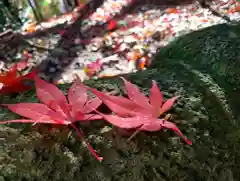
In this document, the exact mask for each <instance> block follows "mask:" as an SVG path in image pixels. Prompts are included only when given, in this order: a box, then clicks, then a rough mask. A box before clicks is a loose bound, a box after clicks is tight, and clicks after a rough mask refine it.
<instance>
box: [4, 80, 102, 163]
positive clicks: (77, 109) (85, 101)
mask: <svg viewBox="0 0 240 181" xmlns="http://www.w3.org/2000/svg"><path fill="white" fill-rule="evenodd" d="M35 83H36V94H37V97H38V98H39V100H40V102H42V103H17V104H4V105H3V106H6V107H7V108H8V109H10V110H11V111H13V112H15V113H17V114H19V115H21V116H23V117H26V118H29V119H18V120H7V121H1V122H0V124H7V123H43V124H45V123H46V124H54V125H70V126H71V127H72V128H74V129H75V130H76V132H77V134H78V136H79V137H80V138H82V139H83V140H84V141H85V143H86V144H87V146H88V149H89V150H90V152H91V153H92V154H93V155H94V156H95V157H96V158H97V159H98V160H99V161H101V160H102V158H101V157H99V156H98V155H97V154H96V152H95V151H94V149H93V148H92V147H91V146H90V144H89V143H88V142H87V141H86V140H85V139H84V138H83V134H82V132H81V130H78V128H77V127H76V126H75V125H74V123H75V122H77V121H87V120H93V119H101V118H102V116H100V115H96V114H91V112H92V111H93V110H95V109H97V108H98V107H99V106H100V105H101V103H102V101H101V100H100V99H99V98H97V97H96V98H93V99H89V98H88V95H87V90H86V88H85V87H84V85H83V84H82V83H81V81H80V80H76V81H75V83H74V84H73V85H72V86H71V87H70V89H69V90H68V100H67V98H66V97H65V95H64V94H63V92H61V91H60V90H59V89H58V88H57V87H56V86H55V85H54V84H51V83H48V82H46V81H44V80H41V79H40V78H38V77H36V78H35Z"/></svg>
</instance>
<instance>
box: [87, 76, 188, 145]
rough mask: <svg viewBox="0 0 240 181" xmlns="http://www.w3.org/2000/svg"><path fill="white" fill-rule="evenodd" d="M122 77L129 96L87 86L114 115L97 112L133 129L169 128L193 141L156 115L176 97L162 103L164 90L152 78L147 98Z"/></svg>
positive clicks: (169, 106)
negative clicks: (109, 93) (108, 92)
mask: <svg viewBox="0 0 240 181" xmlns="http://www.w3.org/2000/svg"><path fill="white" fill-rule="evenodd" d="M122 79H123V81H124V84H125V89H126V91H127V94H128V98H129V99H127V98H125V97H119V96H113V95H108V94H104V93H102V92H100V91H98V90H96V89H93V88H89V89H90V90H91V91H92V92H93V93H94V94H95V95H96V96H98V97H99V98H100V99H101V100H102V101H103V103H104V104H105V105H107V106H108V107H109V109H110V110H111V111H113V112H114V113H115V115H106V114H103V113H99V114H101V115H102V116H103V118H104V119H105V120H106V121H107V122H109V123H111V124H113V125H114V126H117V127H119V128H124V129H136V130H137V131H158V130H161V129H162V128H166V129H171V130H173V131H174V132H175V133H176V134H177V135H179V136H180V137H182V138H183V139H184V141H185V142H186V143H187V144H190V145H191V144H192V142H191V141H189V140H188V139H187V138H186V137H185V136H184V135H183V134H182V132H181V131H180V130H179V129H178V127H177V126H176V125H175V124H174V123H172V122H170V121H167V120H165V119H158V117H159V116H160V115H162V114H163V113H165V112H167V111H168V110H169V109H170V108H171V107H172V106H173V104H174V102H175V101H176V100H177V98H178V97H173V98H171V99H168V100H167V101H165V103H163V94H162V93H161V92H160V90H159V88H158V86H157V84H156V82H155V81H152V88H151V90H150V96H149V98H148V97H146V96H145V95H144V94H142V93H141V92H140V90H139V89H138V88H137V87H136V86H134V85H133V84H131V83H130V82H128V81H127V80H125V79H124V78H122Z"/></svg>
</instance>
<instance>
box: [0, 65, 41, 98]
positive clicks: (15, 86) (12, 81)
mask: <svg viewBox="0 0 240 181" xmlns="http://www.w3.org/2000/svg"><path fill="white" fill-rule="evenodd" d="M28 64H29V63H28V62H25V61H20V62H19V63H16V64H14V65H13V66H12V67H11V68H10V70H9V71H8V72H7V73H6V74H3V75H0V83H1V84H2V87H1V88H0V94H10V93H20V92H23V91H25V90H29V89H31V88H32V86H31V85H29V84H28V81H29V80H33V79H34V77H35V76H36V74H37V70H33V71H32V72H30V73H28V74H26V75H22V76H21V75H18V71H21V70H23V69H25V68H26V67H27V66H28Z"/></svg>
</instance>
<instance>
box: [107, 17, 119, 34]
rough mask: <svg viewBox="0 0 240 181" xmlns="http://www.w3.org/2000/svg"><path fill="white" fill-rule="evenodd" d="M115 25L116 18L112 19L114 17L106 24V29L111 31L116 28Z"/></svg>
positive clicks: (116, 24)
mask: <svg viewBox="0 0 240 181" xmlns="http://www.w3.org/2000/svg"><path fill="white" fill-rule="evenodd" d="M117 26H118V23H117V21H116V20H114V19H113V20H110V22H109V23H108V24H107V30H108V31H112V30H114V29H116V28H117Z"/></svg>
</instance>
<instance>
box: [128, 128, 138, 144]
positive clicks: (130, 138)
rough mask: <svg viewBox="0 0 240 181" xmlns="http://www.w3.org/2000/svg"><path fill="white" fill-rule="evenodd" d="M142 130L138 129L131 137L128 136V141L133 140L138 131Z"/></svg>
mask: <svg viewBox="0 0 240 181" xmlns="http://www.w3.org/2000/svg"><path fill="white" fill-rule="evenodd" d="M139 132H140V130H139V129H137V130H136V131H135V132H134V133H133V134H132V135H131V136H130V137H129V138H128V140H127V141H128V142H129V141H131V140H132V139H133V138H134V137H135V136H136V135H137V134H138V133H139Z"/></svg>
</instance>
